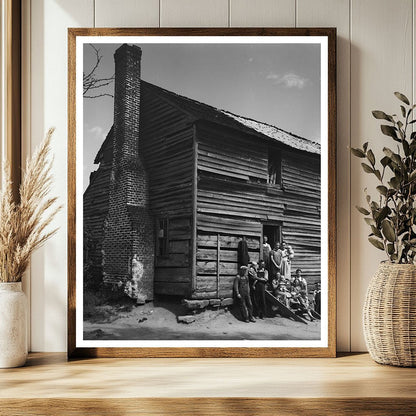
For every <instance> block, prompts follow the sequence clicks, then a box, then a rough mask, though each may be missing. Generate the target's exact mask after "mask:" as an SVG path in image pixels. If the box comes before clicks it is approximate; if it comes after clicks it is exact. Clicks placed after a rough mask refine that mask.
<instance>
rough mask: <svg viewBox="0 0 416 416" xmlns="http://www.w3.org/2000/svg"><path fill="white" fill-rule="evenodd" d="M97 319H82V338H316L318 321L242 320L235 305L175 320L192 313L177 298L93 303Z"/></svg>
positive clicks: (318, 328) (319, 329)
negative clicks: (127, 305) (127, 304)
mask: <svg viewBox="0 0 416 416" xmlns="http://www.w3.org/2000/svg"><path fill="white" fill-rule="evenodd" d="M97 312H98V313H97V316H100V317H101V318H99V319H94V320H93V319H90V320H86V321H84V339H85V340H245V339H248V340H316V339H320V331H321V322H320V321H319V320H318V321H314V322H308V324H307V325H306V324H303V323H301V322H295V321H293V320H290V319H287V318H282V317H280V316H279V315H275V316H272V315H273V314H270V315H271V316H270V317H266V318H264V319H256V322H254V323H253V322H250V323H246V322H242V321H241V320H240V313H239V310H238V308H237V307H236V306H233V307H231V308H230V309H229V310H228V309H218V310H205V311H203V312H200V313H197V314H195V315H193V318H195V321H194V322H191V323H188V324H186V323H179V322H178V321H177V316H182V315H192V314H190V313H187V311H186V310H185V308H184V307H183V306H182V305H181V304H180V303H178V302H166V301H158V302H156V301H155V302H150V303H147V304H145V305H140V306H133V307H132V308H131V310H126V309H124V310H123V309H118V310H117V309H115V307H111V306H99V307H97Z"/></svg>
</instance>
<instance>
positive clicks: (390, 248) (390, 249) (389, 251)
mask: <svg viewBox="0 0 416 416" xmlns="http://www.w3.org/2000/svg"><path fill="white" fill-rule="evenodd" d="M387 252H388V253H389V254H390V255H391V254H393V253H394V244H387Z"/></svg>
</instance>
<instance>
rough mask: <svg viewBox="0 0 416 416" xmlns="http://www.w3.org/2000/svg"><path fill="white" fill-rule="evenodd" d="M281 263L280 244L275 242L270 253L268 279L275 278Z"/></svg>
mask: <svg viewBox="0 0 416 416" xmlns="http://www.w3.org/2000/svg"><path fill="white" fill-rule="evenodd" d="M281 265H282V251H281V250H280V244H279V243H277V242H276V243H275V245H274V247H273V250H272V251H271V253H270V279H271V280H273V279H275V278H276V276H277V273H280V267H281Z"/></svg>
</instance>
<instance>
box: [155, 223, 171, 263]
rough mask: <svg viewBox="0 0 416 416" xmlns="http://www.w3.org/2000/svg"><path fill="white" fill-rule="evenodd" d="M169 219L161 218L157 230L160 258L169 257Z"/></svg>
mask: <svg viewBox="0 0 416 416" xmlns="http://www.w3.org/2000/svg"><path fill="white" fill-rule="evenodd" d="M168 224H169V221H168V219H167V218H161V219H159V221H158V230H157V254H158V256H167V255H168V254H169V235H168Z"/></svg>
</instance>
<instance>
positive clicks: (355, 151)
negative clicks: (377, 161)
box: [351, 147, 365, 158]
mask: <svg viewBox="0 0 416 416" xmlns="http://www.w3.org/2000/svg"><path fill="white" fill-rule="evenodd" d="M351 153H352V154H353V155H354V156H357V157H361V158H364V157H365V153H364V152H363V151H362V150H361V149H354V148H353V147H351Z"/></svg>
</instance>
